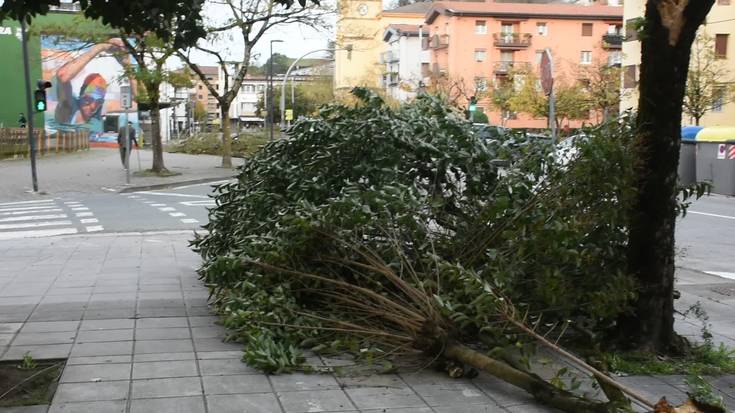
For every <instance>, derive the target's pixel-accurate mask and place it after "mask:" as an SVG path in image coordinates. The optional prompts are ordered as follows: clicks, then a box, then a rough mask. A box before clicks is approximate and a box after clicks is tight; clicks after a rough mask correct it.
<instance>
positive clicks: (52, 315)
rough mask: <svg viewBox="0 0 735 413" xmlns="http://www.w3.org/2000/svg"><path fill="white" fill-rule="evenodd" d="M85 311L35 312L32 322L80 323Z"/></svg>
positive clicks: (32, 315)
mask: <svg viewBox="0 0 735 413" xmlns="http://www.w3.org/2000/svg"><path fill="white" fill-rule="evenodd" d="M82 314H84V312H83V311H81V310H80V311H50V312H49V311H34V312H33V314H31V317H30V318H29V320H30V321H79V320H81V319H82Z"/></svg>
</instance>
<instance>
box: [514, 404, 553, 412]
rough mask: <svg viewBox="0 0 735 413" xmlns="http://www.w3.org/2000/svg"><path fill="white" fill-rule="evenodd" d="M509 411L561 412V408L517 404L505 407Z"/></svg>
mask: <svg viewBox="0 0 735 413" xmlns="http://www.w3.org/2000/svg"><path fill="white" fill-rule="evenodd" d="M506 410H507V411H509V412H510V413H561V410H557V409H553V408H551V407H546V406H539V405H537V404H521V405H517V406H511V407H506Z"/></svg>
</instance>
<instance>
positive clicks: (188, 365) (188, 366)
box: [133, 360, 199, 380]
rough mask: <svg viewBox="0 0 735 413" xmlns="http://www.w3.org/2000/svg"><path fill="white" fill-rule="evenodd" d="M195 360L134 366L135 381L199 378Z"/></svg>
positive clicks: (135, 364) (154, 362) (137, 364)
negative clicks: (186, 377)
mask: <svg viewBox="0 0 735 413" xmlns="http://www.w3.org/2000/svg"><path fill="white" fill-rule="evenodd" d="M198 375H199V374H198V373H197V366H196V363H195V361H194V360H182V361H153V362H146V363H134V364H133V379H135V380H138V379H159V378H166V377H185V376H198Z"/></svg>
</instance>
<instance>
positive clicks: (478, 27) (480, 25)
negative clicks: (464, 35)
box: [475, 20, 487, 34]
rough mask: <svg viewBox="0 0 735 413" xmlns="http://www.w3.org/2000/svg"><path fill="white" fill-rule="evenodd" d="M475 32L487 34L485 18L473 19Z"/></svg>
mask: <svg viewBox="0 0 735 413" xmlns="http://www.w3.org/2000/svg"><path fill="white" fill-rule="evenodd" d="M475 34H487V25H486V24H485V20H475Z"/></svg>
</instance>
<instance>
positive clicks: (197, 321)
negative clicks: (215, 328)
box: [189, 316, 219, 327]
mask: <svg viewBox="0 0 735 413" xmlns="http://www.w3.org/2000/svg"><path fill="white" fill-rule="evenodd" d="M218 320H219V317H215V316H198V317H189V324H190V325H191V326H192V327H204V326H211V325H213V324H215V323H216V322H217V321H218Z"/></svg>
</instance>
